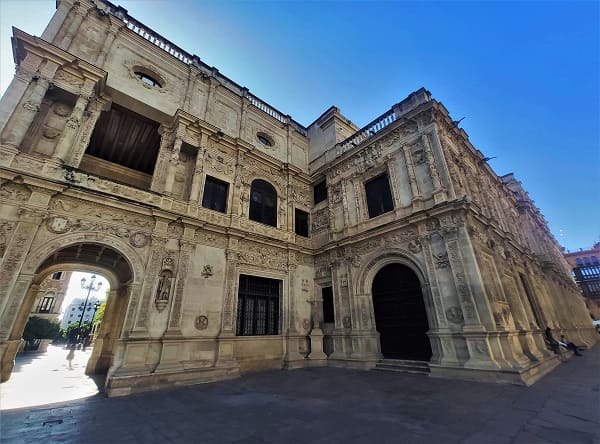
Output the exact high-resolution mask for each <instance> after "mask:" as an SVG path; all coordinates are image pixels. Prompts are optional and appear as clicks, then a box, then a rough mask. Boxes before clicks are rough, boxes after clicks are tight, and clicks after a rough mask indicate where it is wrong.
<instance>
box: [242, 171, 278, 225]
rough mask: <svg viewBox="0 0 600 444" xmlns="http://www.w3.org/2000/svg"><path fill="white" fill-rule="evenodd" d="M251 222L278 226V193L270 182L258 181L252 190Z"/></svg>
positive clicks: (254, 182) (253, 183)
mask: <svg viewBox="0 0 600 444" xmlns="http://www.w3.org/2000/svg"><path fill="white" fill-rule="evenodd" d="M249 218H250V220H254V221H256V222H261V223H263V224H267V225H271V226H273V227H276V226H277V191H276V190H275V187H274V186H273V185H271V184H270V183H269V182H266V181H264V180H261V179H256V180H255V181H253V182H252V186H251V190H250V212H249Z"/></svg>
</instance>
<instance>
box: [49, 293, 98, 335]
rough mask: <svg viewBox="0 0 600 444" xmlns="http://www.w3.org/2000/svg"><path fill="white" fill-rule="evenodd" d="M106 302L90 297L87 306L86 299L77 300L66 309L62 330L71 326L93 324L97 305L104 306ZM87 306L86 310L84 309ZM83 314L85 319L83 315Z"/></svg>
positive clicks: (61, 325) (62, 320) (61, 322)
mask: <svg viewBox="0 0 600 444" xmlns="http://www.w3.org/2000/svg"><path fill="white" fill-rule="evenodd" d="M103 302H104V301H103V300H101V299H98V298H95V297H90V298H89V299H88V301H87V304H85V298H76V299H73V300H72V301H71V303H70V304H69V305H67V306H66V307H65V311H64V314H63V317H62V319H61V321H60V328H67V327H68V326H69V325H70V324H78V323H79V321H80V320H81V322H82V324H86V323H89V322H92V320H93V319H94V314H95V312H96V309H95V308H94V307H95V304H98V305H99V304H102V303H103ZM84 305H85V309H84ZM82 313H83V317H82V316H81V314H82Z"/></svg>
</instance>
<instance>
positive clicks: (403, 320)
mask: <svg viewBox="0 0 600 444" xmlns="http://www.w3.org/2000/svg"><path fill="white" fill-rule="evenodd" d="M372 295H373V311H374V314H375V326H376V329H377V331H378V332H379V341H380V345H381V353H382V354H383V357H384V358H387V359H406V360H415V361H429V360H430V359H431V355H432V352H431V344H430V342H429V338H428V336H427V331H428V330H429V323H428V320H427V312H426V310H425V302H424V300H423V293H422V291H421V282H420V281H419V278H418V276H417V275H416V274H415V273H414V272H413V271H412V270H411V269H410V268H408V267H407V266H406V265H402V264H398V263H392V264H388V265H385V266H384V267H383V268H381V269H380V270H379V271H378V272H377V274H376V275H375V278H374V279H373V285H372Z"/></svg>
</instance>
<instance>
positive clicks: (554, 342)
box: [545, 327, 583, 356]
mask: <svg viewBox="0 0 600 444" xmlns="http://www.w3.org/2000/svg"><path fill="white" fill-rule="evenodd" d="M545 336H546V342H547V343H548V345H549V347H550V349H551V350H552V351H553V352H554V353H558V352H559V347H563V348H566V349H567V350H571V351H572V352H573V353H575V355H577V356H583V355H582V354H581V353H579V348H578V347H577V346H576V345H575V344H573V343H572V342H568V341H567V340H565V337H564V336H561V337H560V339H561V340H560V341H557V340H556V339H554V336H552V330H551V329H550V327H546V331H545Z"/></svg>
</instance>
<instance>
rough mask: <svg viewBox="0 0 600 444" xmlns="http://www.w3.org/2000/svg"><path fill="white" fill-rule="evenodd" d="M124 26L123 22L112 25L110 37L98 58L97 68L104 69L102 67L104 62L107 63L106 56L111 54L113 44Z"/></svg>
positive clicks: (105, 41) (108, 36)
mask: <svg viewBox="0 0 600 444" xmlns="http://www.w3.org/2000/svg"><path fill="white" fill-rule="evenodd" d="M123 26H124V24H123V22H118V23H111V25H110V29H109V30H108V35H107V36H106V39H105V40H104V44H103V45H102V48H101V49H100V52H99V53H98V57H96V66H98V67H102V65H104V62H105V61H106V56H107V55H108V53H109V52H110V49H111V47H112V44H113V42H114V41H115V38H116V37H117V35H118V34H119V31H120V30H121V28H122V27H123Z"/></svg>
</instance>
